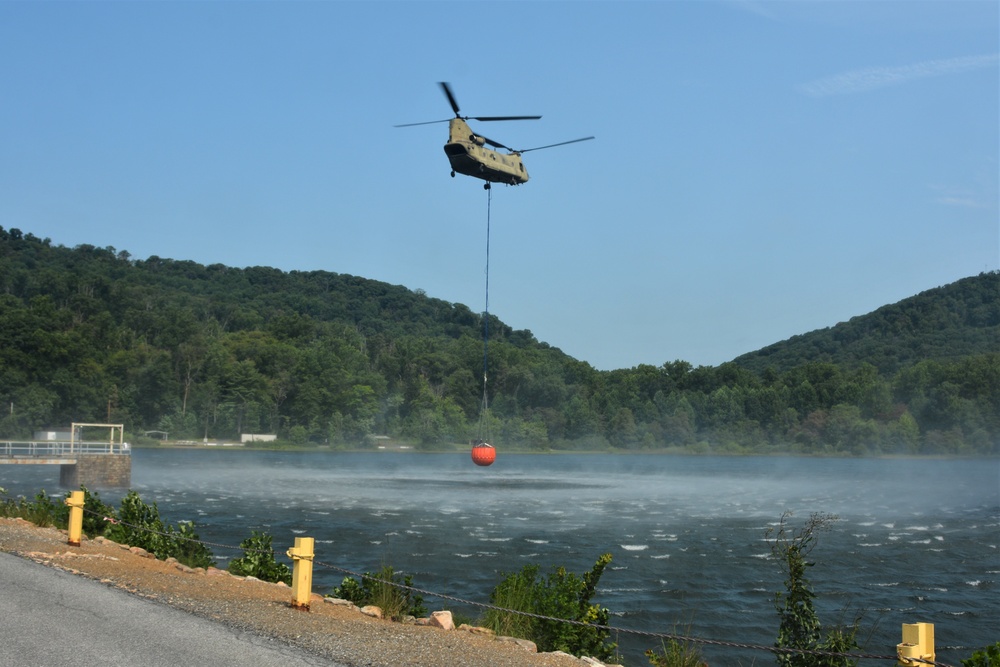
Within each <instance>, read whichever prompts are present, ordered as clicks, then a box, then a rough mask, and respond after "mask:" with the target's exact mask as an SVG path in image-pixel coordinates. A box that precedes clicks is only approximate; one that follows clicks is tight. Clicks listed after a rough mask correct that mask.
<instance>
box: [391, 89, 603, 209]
mask: <svg viewBox="0 0 1000 667" xmlns="http://www.w3.org/2000/svg"><path fill="white" fill-rule="evenodd" d="M440 86H441V89H442V90H443V91H444V94H445V97H447V98H448V102H449V104H451V108H452V111H454V112H455V117H454V118H445V119H444V120H430V121H425V122H423V123H406V124H404V125H396V127H413V126H416V125H431V124H433V123H448V143H446V144H445V145H444V152H445V154H446V155H447V156H448V161H449V162H451V176H452V178H454V177H455V174H464V175H466V176H472V177H473V178H479V179H481V180H484V181H486V183H484V184H483V187H484V188H485V189H487V190H489V189H490V184H491V183H505V184H507V185H521V184H522V183H527V182H528V170H527V169H525V167H524V161H523V160H522V159H521V154H522V153H527V152H528V151H538V150H541V149H543V148H554V147H556V146H564V145H566V144H575V143H577V142H580V141H590V140H591V139H593V138H594V137H582V138H580V139H571V140H570V141H561V142H559V143H557V144H549V145H547V146H537V147H535V148H524V149H520V150H518V149H514V148H511V147H510V146H504V145H503V144H501V143H500V142H499V141H493V140H492V139H488V138H486V137H484V136H483V135H481V134H476V133H475V132H473V131H472V128H471V127H469V124H468V123H466V122H465V121H467V120H477V121H481V122H486V121H496V120H538V119H539V118H541V116H463V115H462V112H461V111H460V110H459V106H458V102H457V101H456V100H455V94H454V93H453V92H452V91H451V86H449V85H448V84H447V83H445V82H444V81H441V82H440ZM490 147H492V148H490ZM493 148H501V149H503V150H506V151H509V152H507V153H501V152H499V151H495V150H493Z"/></svg>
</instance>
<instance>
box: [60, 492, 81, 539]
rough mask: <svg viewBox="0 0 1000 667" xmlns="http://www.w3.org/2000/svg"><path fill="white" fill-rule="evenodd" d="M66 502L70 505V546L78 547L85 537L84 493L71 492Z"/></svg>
mask: <svg viewBox="0 0 1000 667" xmlns="http://www.w3.org/2000/svg"><path fill="white" fill-rule="evenodd" d="M64 502H65V503H66V504H67V505H69V545H70V546H71V547H78V546H80V536H81V535H83V502H84V494H83V491H70V494H69V498H67V499H66V500H65V501H64Z"/></svg>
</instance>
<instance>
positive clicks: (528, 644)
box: [497, 637, 538, 653]
mask: <svg viewBox="0 0 1000 667" xmlns="http://www.w3.org/2000/svg"><path fill="white" fill-rule="evenodd" d="M497 641H498V642H510V643H511V644H517V645H518V646H520V647H521V648H523V649H525V650H527V651H531V652H532V653H538V645H537V644H536V643H535V642H533V641H531V640H529V639H521V638H520V637H497Z"/></svg>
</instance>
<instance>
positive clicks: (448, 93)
mask: <svg viewBox="0 0 1000 667" xmlns="http://www.w3.org/2000/svg"><path fill="white" fill-rule="evenodd" d="M440 83H441V89H442V90H443V91H444V94H445V96H446V97H447V98H448V103H449V104H451V110H452V111H454V112H455V115H456V116H460V113H459V111H458V100H456V99H455V96H454V95H453V94H452V93H451V86H449V85H448V84H447V83H445V82H444V81H441V82H440Z"/></svg>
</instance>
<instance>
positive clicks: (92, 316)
mask: <svg viewBox="0 0 1000 667" xmlns="http://www.w3.org/2000/svg"><path fill="white" fill-rule="evenodd" d="M997 280H998V276H997V274H987V275H983V276H979V277H977V278H972V279H969V280H968V281H962V282H961V283H958V284H956V285H955V286H949V287H947V288H942V291H940V292H936V291H933V290H932V291H931V292H928V293H926V294H923V295H920V296H918V297H915V300H916V301H915V302H914V304H912V305H910V304H908V302H904V304H905V306H904V304H897V306H893V307H889V309H883V310H884V311H885V312H884V313H883V311H879V313H882V314H881V315H879V317H880V318H881V320H879V321H884V322H885V323H886V324H885V325H882V324H878V322H876V321H874V320H872V321H868V320H865V319H864V318H858V320H857V321H856V320H852V321H851V322H850V323H847V324H846V325H839V326H838V327H834V328H833V329H832V330H830V331H829V337H830V340H835V341H837V345H836V346H834V347H836V348H837V354H836V355H834V353H833V350H832V349H830V350H826V349H821V346H820V344H819V343H814V344H811V346H810V347H808V348H807V347H802V348H799V349H800V350H801V351H800V352H798V354H799V355H801V356H800V357H799V358H798V359H796V358H795V357H794V356H792V355H793V353H791V352H788V353H786V352H784V351H781V349H780V346H772V347H773V348H774V349H773V350H771V349H770V348H769V350H770V351H771V353H770V354H769V355H768V357H767V358H768V359H769V361H768V362H767V363H764V364H760V365H759V366H754V365H753V364H752V363H751V362H749V361H746V358H741V363H739V364H737V363H728V364H723V365H721V366H719V367H704V366H702V367H697V368H695V367H693V366H692V365H691V364H689V363H687V362H684V361H672V362H667V363H663V364H661V365H640V366H638V367H636V368H631V369H621V370H617V371H597V370H595V369H594V368H593V367H591V366H590V365H589V364H587V363H585V362H583V361H579V360H576V359H573V358H571V357H569V356H567V355H565V354H563V353H562V352H561V351H560V350H558V349H557V348H554V347H550V346H549V345H546V344H545V343H540V342H538V341H537V340H535V338H534V336H532V334H531V332H530V331H516V330H512V329H511V328H510V327H507V326H505V325H504V324H503V323H502V322H500V321H499V320H497V319H496V318H494V317H493V316H491V318H490V323H489V330H490V353H489V369H488V373H487V374H488V377H489V385H488V396H487V397H488V403H489V406H490V411H489V413H488V418H487V419H485V420H483V419H481V417H482V416H483V411H482V410H481V408H482V405H483V366H482V364H483V339H482V331H483V326H482V325H483V322H482V317H481V315H480V314H477V313H473V312H472V311H471V310H470V309H469V308H468V307H466V306H464V305H461V304H452V303H448V302H445V301H442V300H439V299H433V298H429V297H428V296H426V295H424V294H423V293H420V292H414V291H411V290H409V289H407V288H405V287H400V286H393V285H388V284H385V283H381V282H378V281H374V280H367V279H364V278H358V277H354V276H348V275H341V274H336V273H330V272H325V271H310V272H296V271H292V272H283V271H279V270H277V269H272V268H265V267H251V268H246V269H238V268H231V267H226V266H222V265H211V266H203V265H201V264H197V263H195V262H190V261H179V260H171V259H161V258H159V257H150V258H148V259H145V260H137V259H133V258H131V257H130V256H129V254H128V253H127V252H124V251H121V252H119V251H116V250H115V249H114V248H97V247H94V246H90V245H81V246H77V247H75V248H66V247H64V246H60V245H54V244H53V243H52V242H51V241H49V240H48V239H39V238H37V237H35V236H33V235H32V234H29V233H22V232H21V231H19V230H16V229H11V230H4V229H2V228H0V402H2V405H4V410H3V412H2V416H0V438H25V437H30V435H31V433H32V432H33V431H35V430H37V429H39V428H42V427H49V426H66V425H68V424H69V423H70V422H74V421H76V422H111V423H124V424H125V425H126V432H127V434H128V435H129V437H130V438H131V439H133V441H135V440H136V439H137V438H139V442H142V440H141V437H142V434H143V433H145V432H150V431H163V432H167V433H169V435H170V438H171V439H184V440H197V441H200V440H203V439H213V440H214V439H218V440H238V439H239V438H240V435H241V434H245V433H273V434H276V435H277V436H278V437H279V444H281V443H283V444H295V445H298V446H324V447H333V448H337V447H370V446H373V445H374V443H376V442H377V441H379V440H378V438H380V437H386V436H388V437H390V438H393V439H396V440H405V441H408V442H410V443H413V444H414V445H416V446H418V447H431V448H441V447H449V446H455V445H456V444H458V445H459V446H460V443H463V442H468V440H469V439H471V438H475V437H478V436H480V435H483V434H485V435H487V436H488V438H489V439H491V440H492V441H493V442H494V444H497V445H498V446H499V447H502V448H504V449H508V450H509V449H529V450H550V449H591V450H593V449H607V450H611V451H626V450H628V451H631V450H657V449H671V450H679V451H690V452H739V453H743V452H775V451H790V452H819V453H828V454H841V453H845V454H864V453H885V452H904V453H963V454H987V453H994V454H995V453H1000V354H998V353H997V351H996V345H992V346H991V345H988V344H984V343H983V341H984V340H986V338H984V337H988V336H989V335H990V334H991V331H992V333H993V334H994V336H995V332H996V329H997V327H996V325H997V293H998V289H997ZM973 293H975V294H978V295H979V296H978V297H976V298H978V299H979V301H976V298H973V296H972V294H973ZM990 304H992V305H990ZM893 308H895V309H897V310H892V309H893ZM875 315H876V314H873V315H872V316H866V318H867V317H873V316H875ZM956 317H957V318H958V319H957V320H956V319H955V318H956ZM942 323H948V326H949V328H948V330H947V331H946V332H945V333H944V334H942ZM963 323H964V324H963ZM845 326H846V327H850V328H849V329H847V330H844V329H841V327H845ZM887 327H889V328H887ZM893 327H894V328H893ZM990 327H992V329H990ZM893 331H896V332H897V333H900V332H902V333H905V332H911V334H910V337H909V338H905V339H904V338H896V339H891V337H890V336H889V334H888V333H887V332H890V333H891V332H893ZM921 332H923V333H921ZM820 333H822V332H820ZM900 335H901V334H900ZM809 336H812V334H810V335H809ZM801 338H804V339H805V338H807V336H804V337H801ZM879 340H885V341H888V342H892V343H893V344H894V345H895V346H896V347H899V346H900V344H899V343H898V342H894V341H899V340H905V341H906V347H905V352H904V351H900V350H894V351H893V350H891V349H890V348H891V347H892V346H891V345H885V346H879V345H876V344H875V342H874V341H879ZM994 340H995V339H994ZM977 341H978V342H977ZM951 342H954V345H952V344H951ZM959 342H961V346H960V345H959ZM793 344H795V345H797V344H798V342H797V341H794V340H793V341H789V342H788V343H786V345H789V346H790V345H793ZM665 352H667V353H668V354H669V350H667V351H665ZM779 352H780V353H779ZM762 353H763V351H762ZM762 353H758V356H759V355H760V354H762ZM823 355H828V356H823ZM866 355H870V358H866ZM665 358H666V355H665ZM890 359H891V361H887V360H890ZM744 362H745V365H744ZM776 362H780V363H776ZM754 363H756V362H754ZM873 363H874V364H876V365H877V367H876V365H873ZM751 368H752V369H753V370H751ZM758 368H759V369H760V370H757V369H758ZM8 406H9V407H8ZM484 429H485V430H484ZM146 442H151V441H149V440H146Z"/></svg>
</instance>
